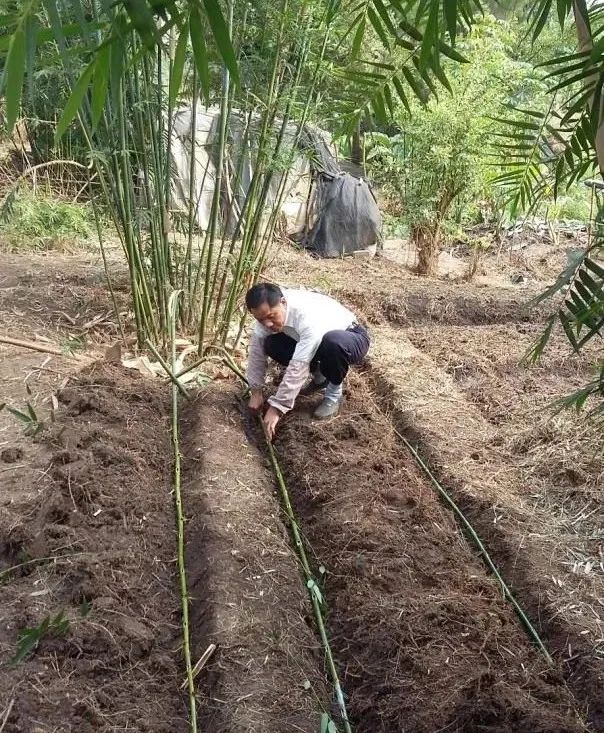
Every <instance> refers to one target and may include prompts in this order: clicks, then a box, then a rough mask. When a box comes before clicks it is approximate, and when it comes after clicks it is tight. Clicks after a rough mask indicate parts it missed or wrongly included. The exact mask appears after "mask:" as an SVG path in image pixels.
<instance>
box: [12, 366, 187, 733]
mask: <svg viewBox="0 0 604 733" xmlns="http://www.w3.org/2000/svg"><path fill="white" fill-rule="evenodd" d="M166 397H167V392H166V388H165V385H164V384H163V383H160V384H156V383H153V382H151V381H149V380H145V379H143V378H142V377H140V375H138V374H137V373H135V372H128V371H126V370H124V369H122V368H117V367H110V366H107V365H103V364H95V365H94V366H92V367H90V368H89V369H87V370H86V371H85V372H84V373H82V374H81V375H79V376H78V377H77V378H73V379H72V380H71V381H70V383H69V385H68V386H67V387H65V388H64V389H63V390H62V391H61V392H59V403H60V409H59V410H58V411H57V417H56V422H55V423H54V424H53V425H52V426H51V427H49V428H48V429H46V430H44V431H43V432H42V433H40V434H39V435H38V436H37V437H36V438H35V442H32V439H31V438H27V437H24V436H23V435H22V433H21V432H20V431H15V433H14V434H13V436H12V438H13V439H12V441H11V443H10V445H9V447H8V448H5V449H3V451H2V453H1V458H2V461H1V462H0V468H1V469H2V472H3V473H2V480H3V482H5V483H4V485H3V489H6V492H7V493H6V494H4V496H7V495H8V496H11V495H12V496H13V497H14V498H13V500H12V501H6V502H5V503H3V504H2V506H1V507H0V573H2V571H3V570H6V569H8V568H11V567H13V566H17V567H16V568H15V569H14V570H12V571H11V572H8V573H4V574H0V593H1V595H2V603H1V605H0V657H1V659H2V666H1V667H0V691H1V699H0V709H1V710H3V711H7V710H9V709H10V713H9V714H8V716H7V717H6V719H5V720H3V721H2V725H1V726H0V727H2V729H3V733H59V732H60V733H110V732H111V733H114V732H115V731H118V730H120V731H121V730H124V731H125V730H132V731H140V732H141V733H143V732H147V733H179V732H181V731H182V732H183V733H184V731H186V730H188V725H187V711H186V708H185V705H184V702H183V697H182V695H181V693H180V692H179V683H180V678H181V674H182V673H181V659H180V652H179V650H178V644H179V640H180V635H179V601H178V591H177V585H176V576H175V572H174V557H175V538H174V521H173V509H172V500H171V497H170V465H171V461H170V460H167V459H166V458H167V456H169V455H170V453H169V451H170V444H169V441H168V439H167V430H166V428H167V423H166V414H167V407H168V405H167V401H166ZM20 459H23V463H27V471H21V470H20V467H21V468H22V466H20V464H21V460H20ZM59 614H63V615H64V618H66V619H67V621H68V622H69V625H68V627H67V628H62V629H61V628H60V625H59V624H58V623H57V624H55V625H52V624H51V626H50V628H49V630H48V632H47V633H46V634H44V635H42V637H41V638H40V639H39V642H38V644H37V645H33V648H32V649H31V651H30V652H29V654H27V655H26V656H25V658H24V660H23V661H21V662H19V663H18V664H16V665H15V666H11V665H10V664H9V663H8V660H10V659H11V658H12V657H14V655H15V654H16V652H17V650H18V648H19V647H18V636H19V633H20V632H22V631H23V630H24V629H26V628H30V629H32V628H35V627H37V626H38V625H39V624H41V623H42V622H43V620H44V619H45V618H46V619H48V618H52V619H55V620H56V619H57V616H58V615H59Z"/></svg>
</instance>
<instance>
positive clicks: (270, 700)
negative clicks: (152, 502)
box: [182, 382, 329, 733]
mask: <svg viewBox="0 0 604 733" xmlns="http://www.w3.org/2000/svg"><path fill="white" fill-rule="evenodd" d="M236 394H237V389H236V388H235V387H233V386H232V385H231V386H229V385H225V386H222V387H221V386H220V384H219V383H218V382H217V383H215V384H214V385H212V388H211V391H210V392H208V393H207V394H206V395H201V396H200V397H199V398H198V399H197V400H196V402H195V403H194V404H192V405H190V406H188V407H187V408H185V413H184V415H183V420H182V425H183V434H184V439H183V446H182V448H183V451H184V457H185V461H184V474H183V480H184V482H183V502H184V506H185V511H186V513H187V515H188V517H189V521H188V522H187V529H186V539H187V574H188V581H189V593H190V597H191V633H192V655H193V662H194V663H195V661H197V659H199V658H200V657H201V655H202V654H203V653H204V652H205V651H206V649H207V648H208V646H209V645H210V644H215V645H216V646H217V650H216V651H215V653H214V654H213V656H212V657H211V660H210V662H209V663H208V664H207V666H206V668H205V669H204V670H203V671H202V672H201V673H200V675H199V677H198V679H197V685H198V688H197V689H198V699H199V717H200V730H203V731H208V733H210V732H211V733H223V732H224V733H237V732H240V733H285V731H300V732H301V733H315V732H316V731H318V730H319V725H320V715H321V712H322V710H323V709H324V706H329V696H328V693H327V687H326V685H325V675H324V670H323V656H322V651H321V649H320V647H319V645H318V642H317V637H316V635H315V634H314V631H313V630H312V629H311V627H310V626H309V624H310V623H311V622H310V619H309V618H308V615H309V613H310V606H309V603H308V601H307V596H306V591H305V589H304V585H303V582H302V579H301V575H300V573H299V570H298V567H297V564H296V563H297V561H296V558H295V556H294V554H293V552H292V551H291V549H290V545H289V539H288V536H287V532H286V530H285V527H284V526H283V524H282V522H281V519H280V516H279V505H278V501H277V499H276V496H275V493H274V485H273V476H272V474H271V472H270V471H269V470H267V468H266V467H265V466H264V465H263V462H262V461H261V460H259V456H258V453H257V452H256V451H255V450H254V448H253V446H250V445H249V443H248V442H247V441H246V438H245V434H244V432H243V429H242V422H241V419H240V416H239V414H238V412H237V402H236V397H235V395H236Z"/></svg>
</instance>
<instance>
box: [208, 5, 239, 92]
mask: <svg viewBox="0 0 604 733" xmlns="http://www.w3.org/2000/svg"><path fill="white" fill-rule="evenodd" d="M203 4H204V6H205V9H206V15H207V18H208V22H209V23H210V28H211V29H212V34H213V36H214V40H215V41H216V45H217V46H218V51H219V52H220V55H221V56H222V59H223V61H224V63H225V64H226V66H227V68H228V70H229V71H230V72H231V76H232V77H233V81H234V82H235V84H238V83H239V68H238V66H237V59H236V58H235V51H234V49H233V44H232V43H231V36H230V34H229V29H228V27H227V24H226V22H225V20H224V16H223V15H222V10H221V9H220V5H219V4H218V0H203Z"/></svg>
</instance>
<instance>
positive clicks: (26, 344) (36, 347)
mask: <svg viewBox="0 0 604 733" xmlns="http://www.w3.org/2000/svg"><path fill="white" fill-rule="evenodd" d="M0 343H2V344H11V345H12V346H22V347H23V348H24V349H31V350H32V351H40V352H42V353H43V354H55V355H56V356H64V357H66V358H71V359H76V358H77V357H75V356H73V355H70V354H65V353H63V351H61V349H59V347H58V346H47V345H46V344H41V343H39V342H38V341H24V340H23V339H15V338H12V337H11V336H3V335H2V334H0Z"/></svg>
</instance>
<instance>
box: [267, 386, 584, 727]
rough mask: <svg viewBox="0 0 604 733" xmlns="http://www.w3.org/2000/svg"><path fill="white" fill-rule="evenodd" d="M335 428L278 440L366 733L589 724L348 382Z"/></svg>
mask: <svg viewBox="0 0 604 733" xmlns="http://www.w3.org/2000/svg"><path fill="white" fill-rule="evenodd" d="M351 384H352V393H351V394H350V395H349V400H348V403H347V405H346V409H345V412H344V413H343V415H342V416H341V417H339V418H338V419H337V420H335V421H331V422H329V423H327V424H320V423H313V422H311V421H310V420H309V419H308V416H307V415H304V414H302V413H300V412H298V413H294V414H292V415H291V416H290V417H288V419H287V420H286V421H285V422H284V424H283V425H282V426H281V430H280V433H279V437H278V439H277V448H278V452H279V456H280V460H281V461H282V464H283V466H284V468H285V471H286V478H287V480H288V483H289V486H290V490H291V492H292V496H293V501H294V503H295V508H296V511H297V512H298V514H299V516H300V521H301V526H302V530H303V532H304V533H305V535H306V537H307V538H308V540H309V541H310V544H311V545H312V547H313V549H314V551H315V552H316V556H317V562H320V563H322V564H323V565H324V566H325V567H326V569H327V573H326V576H325V584H324V592H325V595H326V598H327V600H328V604H329V613H328V624H329V631H330V634H331V638H332V642H333V647H334V653H335V655H336V658H337V659H338V661H339V663H340V665H341V670H342V682H343V686H344V688H345V691H346V693H347V694H348V696H349V713H350V714H351V716H352V718H353V720H354V722H355V725H356V727H355V730H356V731H357V732H358V733H369V731H371V733H378V732H383V733H395V731H396V732H397V733H400V732H401V731H409V732H410V733H411V731H412V732H413V733H428V732H433V731H435V730H447V731H458V732H459V733H461V732H462V731H463V732H464V733H468V732H469V731H481V732H482V733H486V732H488V733H495V732H497V733H504V732H505V733H538V732H540V733H571V731H572V732H575V731H580V730H584V725H583V723H582V720H581V717H582V716H581V713H582V711H579V710H578V709H577V703H576V701H575V700H574V698H573V696H572V694H571V693H570V691H569V690H568V688H567V687H566V685H565V683H564V681H563V679H562V677H561V675H560V673H559V672H558V671H557V670H556V669H552V668H548V665H547V664H546V663H545V661H544V659H543V658H542V657H541V656H540V653H539V652H538V651H537V650H536V649H535V648H534V647H533V645H532V644H531V643H530V641H529V640H528V638H527V636H526V633H525V631H524V629H523V628H522V627H521V626H520V623H519V622H518V620H517V618H516V616H515V614H514V612H513V610H512V609H511V608H510V607H509V606H508V605H507V604H506V603H505V602H504V601H502V599H501V592H500V589H499V588H498V586H497V585H496V583H495V581H494V580H492V579H491V578H490V577H488V575H487V573H486V571H485V568H484V566H483V564H482V562H481V561H480V560H479V558H478V557H477V556H476V553H475V552H474V551H473V550H472V549H471V548H470V547H469V546H468V544H467V542H466V540H465V538H464V537H463V536H462V535H461V534H460V532H459V530H458V528H457V526H456V524H455V523H454V521H453V520H452V518H451V516H450V513H449V512H448V510H446V509H445V508H443V506H442V505H441V504H440V502H439V500H438V498H437V497H436V495H435V493H434V491H433V490H432V488H431V487H430V486H429V485H428V484H427V483H426V481H425V480H424V477H423V476H422V475H420V474H419V472H418V470H417V468H416V466H415V464H414V463H413V461H412V459H411V458H410V457H409V456H408V455H406V454H405V452H404V451H403V449H402V447H401V445H400V443H399V442H398V441H397V439H396V436H395V435H394V433H393V431H392V426H391V424H390V423H389V422H388V420H387V419H386V418H385V417H384V416H382V415H381V414H380V413H378V412H376V410H375V409H373V407H372V404H371V395H370V392H369V390H368V387H367V385H366V384H365V383H364V381H363V380H362V379H361V378H359V377H358V376H355V375H353V376H352V378H351Z"/></svg>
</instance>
